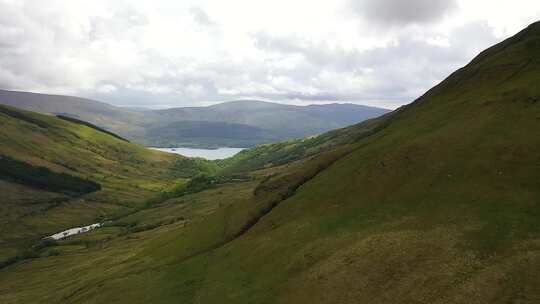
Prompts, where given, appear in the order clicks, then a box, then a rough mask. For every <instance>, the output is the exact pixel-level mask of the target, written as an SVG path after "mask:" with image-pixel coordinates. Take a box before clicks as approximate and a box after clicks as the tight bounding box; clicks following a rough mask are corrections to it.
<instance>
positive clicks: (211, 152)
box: [150, 147, 244, 160]
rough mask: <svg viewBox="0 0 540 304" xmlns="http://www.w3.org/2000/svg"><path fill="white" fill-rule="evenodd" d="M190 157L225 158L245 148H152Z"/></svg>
mask: <svg viewBox="0 0 540 304" xmlns="http://www.w3.org/2000/svg"><path fill="white" fill-rule="evenodd" d="M150 149H154V150H159V151H163V152H168V153H175V154H180V155H183V156H188V157H202V158H205V159H209V160H216V159H224V158H229V157H232V156H235V155H236V154H237V153H238V152H240V151H242V150H244V149H243V148H225V147H223V148H218V149H192V148H150Z"/></svg>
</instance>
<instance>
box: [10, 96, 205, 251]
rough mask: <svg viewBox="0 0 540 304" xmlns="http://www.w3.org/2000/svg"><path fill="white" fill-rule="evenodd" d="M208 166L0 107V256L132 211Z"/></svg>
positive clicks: (78, 126)
mask: <svg viewBox="0 0 540 304" xmlns="http://www.w3.org/2000/svg"><path fill="white" fill-rule="evenodd" d="M207 163H208V162H201V161H200V160H191V159H186V158H183V157H180V156H175V155H170V154H166V153H161V152H157V151H153V150H148V149H146V148H144V147H142V146H138V145H134V144H130V143H128V142H126V141H124V140H121V139H119V138H117V137H114V136H112V135H110V134H108V133H103V132H100V131H99V130H96V129H95V128H93V127H89V126H87V125H84V124H81V123H79V122H77V123H72V122H69V121H65V120H61V119H59V118H56V117H53V116H47V115H41V114H36V113H32V112H26V111H22V110H18V109H16V108H12V107H7V106H0V164H1V165H2V169H0V181H1V184H0V186H1V188H2V199H1V200H0V201H1V203H2V207H1V210H2V214H1V219H0V225H1V229H0V231H1V233H0V248H1V249H2V250H0V252H1V254H0V261H1V260H3V259H5V258H8V257H11V256H13V255H14V254H16V252H17V251H18V250H20V249H21V248H23V247H25V246H27V245H28V244H30V243H32V242H33V241H35V239H36V238H38V237H40V236H42V235H46V234H47V233H54V232H58V231H59V230H61V229H64V228H69V227H71V226H74V225H80V224H85V223H93V222H95V221H96V220H97V219H98V218H103V217H108V216H114V215H115V214H120V213H124V212H128V211H130V210H133V209H134V208H135V209H136V208H139V207H140V206H143V205H145V204H146V203H147V202H148V201H149V200H151V199H154V198H155V197H157V196H159V195H160V194H161V192H162V191H163V190H164V189H167V188H168V187H170V186H171V185H173V184H174V183H176V182H177V180H179V179H181V178H188V177H190V176H193V175H195V174H196V173H199V172H201V171H211V170H213V169H211V166H210V165H208V167H207ZM208 164H209V163H208Z"/></svg>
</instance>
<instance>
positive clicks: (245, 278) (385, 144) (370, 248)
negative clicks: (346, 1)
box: [0, 23, 540, 304]
mask: <svg viewBox="0 0 540 304" xmlns="http://www.w3.org/2000/svg"><path fill="white" fill-rule="evenodd" d="M539 82H540V23H538V24H533V25H531V26H530V27H529V28H528V29H526V30H525V31H523V32H522V33H520V34H518V35H517V36H515V37H513V38H511V39H509V40H507V41H505V42H503V43H502V44H499V45H497V46H495V47H494V48H492V49H490V50H488V51H486V52H484V53H482V54H481V55H480V56H479V57H477V58H476V59H475V60H473V61H472V62H471V63H470V64H469V65H468V66H466V67H465V68H463V69H461V70H459V71H457V72H456V73H454V74H453V75H451V76H450V77H449V78H448V79H446V80H445V81H444V82H442V83H441V84H440V85H439V86H437V87H435V88H434V89H432V90H430V91H429V92H428V93H426V94H425V95H424V96H422V97H421V98H419V99H418V100H417V101H416V102H414V103H413V104H411V105H409V106H407V107H404V108H403V109H401V110H400V111H398V112H396V113H394V114H393V115H391V116H390V118H387V119H388V120H385V122H384V123H383V124H382V125H379V123H381V122H378V123H375V124H374V126H375V127H374V128H371V129H370V128H368V130H369V131H368V132H367V133H364V131H362V130H361V129H364V128H366V126H365V125H359V126H356V127H353V129H355V128H358V130H355V131H352V130H348V131H337V132H338V133H337V134H359V135H358V137H356V139H355V140H352V141H350V140H344V141H343V142H344V143H346V144H341V142H342V141H341V140H337V138H339V137H340V136H338V135H336V137H335V138H336V140H335V141H334V143H335V145H333V146H332V148H329V149H321V150H320V151H322V152H320V153H314V154H311V155H310V157H307V158H306V157H299V158H298V161H295V162H292V163H287V164H284V165H282V166H273V165H272V166H268V168H265V169H262V170H259V171H254V172H251V175H252V178H253V180H251V181H246V182H235V183H225V184H220V185H216V187H215V188H213V189H210V190H206V191H202V192H198V193H193V194H189V195H186V196H181V197H178V198H172V199H170V200H167V201H166V202H163V203H161V204H157V205H153V206H152V208H147V209H144V210H141V211H139V212H136V213H133V214H129V215H128V216H125V217H121V218H118V219H117V220H116V221H114V222H112V223H111V224H110V225H109V226H108V227H105V228H101V229H98V230H95V231H92V232H90V233H88V234H85V235H80V236H77V237H74V238H72V239H68V240H64V241H60V242H57V243H54V244H49V245H48V246H47V247H43V248H40V251H39V253H40V256H41V257H39V258H35V259H33V260H31V261H29V262H25V263H17V264H14V265H11V266H8V267H6V268H4V269H2V270H0V301H1V302H3V303H32V302H38V303H39V302H43V303H66V302H67V303H98V302H99V303H103V302H106V303H148V302H152V303H426V304H427V303H429V304H431V303H538V302H539V301H540V284H539V283H538V282H540V272H539V271H538V269H540V184H539V183H538V181H539V180H540V170H539V169H540V137H539V136H537V135H538V134H537V133H538V132H535V131H536V130H539V129H540V87H539V86H538V85H537V84H538V83H539ZM342 136H343V138H347V137H346V136H345V135H342ZM330 142H332V139H328V143H330ZM322 146H324V145H322ZM322 146H321V147H322ZM253 154H255V153H253ZM305 155H308V154H305ZM261 158H262V157H261ZM270 158H271V157H270ZM270 158H269V159H270ZM261 163H264V162H261ZM272 164H273V163H272ZM236 165H237V166H238V167H239V168H242V167H244V168H247V167H249V166H251V165H249V166H248V165H242V164H241V162H238V163H237V164H236ZM263 166H264V165H263ZM0 186H1V184H0ZM96 265H99V267H96ZM52 270H54V272H53V271H52Z"/></svg>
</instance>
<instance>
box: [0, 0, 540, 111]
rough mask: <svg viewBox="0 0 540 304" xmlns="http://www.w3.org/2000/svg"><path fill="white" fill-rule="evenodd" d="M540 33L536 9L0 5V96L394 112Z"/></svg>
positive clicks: (489, 4) (403, 4) (386, 1)
mask: <svg viewBox="0 0 540 304" xmlns="http://www.w3.org/2000/svg"><path fill="white" fill-rule="evenodd" d="M537 20H540V1H538V0H513V1H508V0H455V1H454V0H324V1H322V0H321V1H317V0H272V1H268V0H266V1H262V0H246V1H241V0H227V1H224V0H196V1H195V0H193V1H192V0H182V1H175V0H152V1H143V0H130V1H127V0H126V1H116V0H115V1H110V0H103V1H100V0H88V1H82V0H81V1H78V0H65V1H60V0H58V1H55V0H47V1H42V0H34V1H21V0H0V88H3V89H12V90H23V91H33V92H42V93H56V94H69V95H76V96H83V97H89V98H94V99H98V100H101V101H105V102H109V103H112V104H115V105H121V106H144V107H153V108H163V107H171V106H193V105H207V104H212V103H217V102H220V101H227V100H235V99H246V98H255V99H262V100H269V101H277V102H282V103H291V104H312V103H330V102H354V103H359V104H368V105H376V106H382V107H389V108H395V107H397V106H400V105H403V104H406V103H409V102H411V101H413V100H414V99H415V98H416V97H418V96H419V95H421V94H422V93H423V92H425V91H426V90H427V89H429V88H430V87H432V86H433V85H435V84H436V83H438V82H439V81H441V80H442V79H444V78H445V77H446V76H447V75H448V74H449V73H451V72H452V71H454V70H455V69H457V68H459V67H461V66H463V65H465V64H466V63H467V62H468V61H470V60H471V59H472V58H473V57H474V56H475V55H476V54H477V53H478V52H479V51H481V50H483V49H485V48H487V47H489V46H490V45H492V44H494V43H496V42H498V41H501V40H502V39H504V38H507V37H508V36H511V35H513V34H515V33H516V32H518V31H519V30H521V29H522V28H524V27H526V26H527V25H528V24H530V23H532V22H534V21H537Z"/></svg>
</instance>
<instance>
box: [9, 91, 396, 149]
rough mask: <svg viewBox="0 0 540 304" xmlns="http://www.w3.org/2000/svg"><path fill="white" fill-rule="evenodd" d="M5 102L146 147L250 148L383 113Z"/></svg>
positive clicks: (356, 108) (235, 104)
mask: <svg viewBox="0 0 540 304" xmlns="http://www.w3.org/2000/svg"><path fill="white" fill-rule="evenodd" d="M0 104H6V105H11V106H15V107H18V108H21V109H25V110H30V111H35V112H41V113H50V114H55V115H62V116H69V117H73V118H77V119H81V120H84V121H88V122H90V123H92V124H95V125H97V126H99V127H101V128H104V129H106V130H109V131H111V132H114V133H117V134H119V135H120V136H122V137H125V138H127V139H129V140H132V141H134V142H138V143H140V144H144V145H147V146H159V147H174V146H190V147H205V148H214V147H220V146H229V147H251V146H255V145H259V144H264V143H270V142H274V141H280V140H288V139H294V138H302V137H306V136H311V135H316V134H320V133H324V132H326V131H329V130H331V129H337V128H342V127H345V126H348V125H352V124H355V123H358V122H362V121H364V120H366V119H370V118H374V117H377V116H380V115H383V114H385V113H387V112H389V110H387V109H382V108H376V107H368V106H361V105H355V104H327V105H310V106H293V105H284V104H277V103H271V102H264V101H258V100H241V101H231V102H225V103H221V104H217V105H213V106H208V107H185V108H171V109H165V110H141V109H129V108H121V107H115V106H112V105H109V104H106V103H103V102H99V101H95V100H90V99H84V98H79V97H71V96H61V95H46V94H36V93H28V92H15V91H6V90H0Z"/></svg>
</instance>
